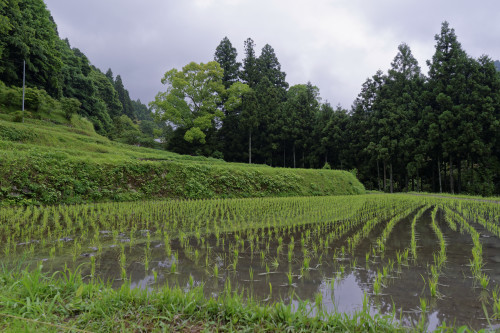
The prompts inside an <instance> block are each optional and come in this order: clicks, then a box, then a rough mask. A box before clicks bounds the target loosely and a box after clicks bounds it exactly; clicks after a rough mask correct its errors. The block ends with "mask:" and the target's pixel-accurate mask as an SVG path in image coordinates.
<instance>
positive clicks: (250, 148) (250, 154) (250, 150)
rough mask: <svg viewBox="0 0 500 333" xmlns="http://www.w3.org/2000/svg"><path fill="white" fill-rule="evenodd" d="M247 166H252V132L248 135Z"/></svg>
mask: <svg viewBox="0 0 500 333" xmlns="http://www.w3.org/2000/svg"><path fill="white" fill-rule="evenodd" d="M248 164H252V130H250V132H249V133H248Z"/></svg>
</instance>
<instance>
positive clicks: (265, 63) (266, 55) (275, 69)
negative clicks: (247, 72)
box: [257, 44, 288, 90]
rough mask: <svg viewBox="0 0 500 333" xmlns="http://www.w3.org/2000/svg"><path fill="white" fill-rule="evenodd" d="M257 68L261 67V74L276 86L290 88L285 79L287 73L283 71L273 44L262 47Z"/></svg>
mask: <svg viewBox="0 0 500 333" xmlns="http://www.w3.org/2000/svg"><path fill="white" fill-rule="evenodd" d="M257 68H258V69H259V72H260V76H261V77H263V76H265V77H267V78H268V80H269V81H270V82H271V84H272V85H274V86H275V87H278V88H282V89H284V90H285V89H287V88H288V83H287V82H286V81H285V78H286V74H285V72H282V71H281V65H280V63H279V61H278V58H277V57H276V54H275V53H274V49H273V48H272V47H271V45H269V44H266V45H264V47H263V48H262V51H261V53H260V56H259V58H258V60H257Z"/></svg>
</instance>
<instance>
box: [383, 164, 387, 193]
mask: <svg viewBox="0 0 500 333" xmlns="http://www.w3.org/2000/svg"><path fill="white" fill-rule="evenodd" d="M386 169H387V168H386V167H385V161H384V183H383V187H384V192H385V189H386V184H387V173H386Z"/></svg>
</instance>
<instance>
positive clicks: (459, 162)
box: [457, 161, 462, 194]
mask: <svg viewBox="0 0 500 333" xmlns="http://www.w3.org/2000/svg"><path fill="white" fill-rule="evenodd" d="M461 192H462V161H458V192H457V193H458V194H460V193H461Z"/></svg>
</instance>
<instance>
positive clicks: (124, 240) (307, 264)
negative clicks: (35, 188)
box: [0, 195, 500, 330]
mask: <svg viewBox="0 0 500 333" xmlns="http://www.w3.org/2000/svg"><path fill="white" fill-rule="evenodd" d="M47 210H48V213H47ZM499 213H500V209H499V207H498V205H497V204H494V203H481V202H467V201H458V200H451V199H436V198H432V199H431V198H422V197H418V198H417V197H411V196H374V195H371V196H359V197H330V198H283V199H238V200H208V201H187V202H168V201H165V202H147V203H143V204H142V205H141V204H137V203H136V204H100V205H81V206H57V207H49V208H27V209H12V210H11V211H9V212H6V211H2V214H3V215H0V221H2V219H3V221H4V222H5V221H7V218H9V221H10V222H9V223H10V224H11V225H10V227H9V228H7V227H5V224H4V227H3V230H2V232H3V235H4V236H3V237H4V241H3V244H4V247H3V259H2V261H3V263H4V264H6V265H15V264H17V263H19V262H20V261H22V262H23V264H25V265H35V264H36V263H39V262H42V263H43V266H44V270H46V271H49V272H53V271H57V270H63V269H64V267H69V268H70V269H73V270H74V269H77V268H78V269H80V270H81V272H82V274H83V275H84V276H85V277H86V279H87V280H89V281H90V280H92V279H101V280H104V281H109V283H110V284H111V285H112V286H113V287H120V286H121V285H122V284H123V283H124V281H127V282H128V283H130V285H131V287H133V288H143V289H149V290H150V291H151V292H154V290H155V289H156V288H158V287H161V286H165V285H168V286H174V285H178V286H181V287H184V288H186V290H187V289H189V288H193V287H195V286H200V285H202V286H203V290H204V292H205V294H206V295H207V296H214V297H217V295H218V294H220V293H222V292H224V291H227V290H228V288H230V289H231V290H233V291H236V292H238V293H241V294H243V296H244V297H246V298H252V299H254V300H258V301H261V302H264V303H269V304H270V303H273V302H276V301H283V302H284V303H286V304H292V307H295V308H296V307H298V306H299V304H303V302H304V301H307V302H308V303H307V306H308V307H309V308H310V311H311V315H315V313H317V312H318V311H324V312H327V313H333V312H341V313H347V314H352V313H354V312H356V311H361V310H363V308H364V309H365V311H369V312H370V313H371V314H377V313H378V314H385V315H390V316H394V317H395V319H396V320H397V321H399V322H400V323H401V324H402V325H404V326H408V327H415V326H417V325H422V326H423V327H425V328H426V329H428V330H433V329H436V328H438V327H439V326H441V325H443V324H445V323H446V324H447V325H455V326H456V327H458V326H461V325H467V326H469V327H470V328H473V329H480V328H488V327H489V328H493V329H495V328H499V327H500V326H499V323H500V321H499V320H498V317H499V316H500V293H499V281H500V264H499V261H500V238H499V237H498V236H499V223H500V222H499V220H498V218H499V216H500V215H499ZM9 214H10V215H9ZM13 221H14V222H13ZM15 221H18V222H15ZM18 224H19V226H18ZM20 240H22V241H20ZM301 302H302V303H301Z"/></svg>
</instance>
